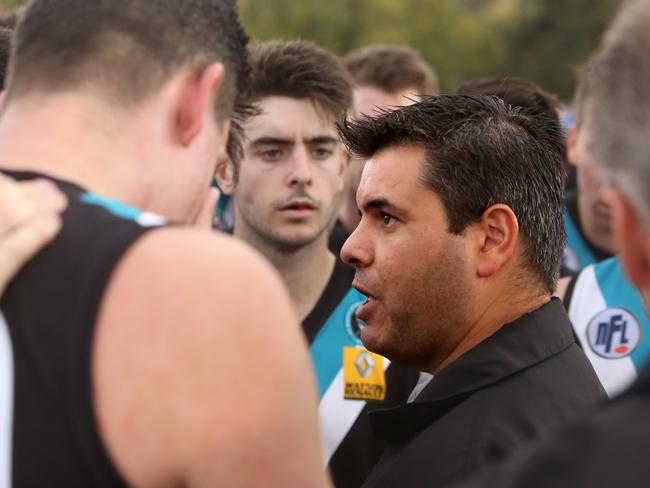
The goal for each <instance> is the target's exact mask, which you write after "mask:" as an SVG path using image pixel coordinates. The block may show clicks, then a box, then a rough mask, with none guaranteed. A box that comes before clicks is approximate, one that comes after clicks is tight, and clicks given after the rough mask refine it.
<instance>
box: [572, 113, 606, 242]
mask: <svg viewBox="0 0 650 488" xmlns="http://www.w3.org/2000/svg"><path fill="white" fill-rule="evenodd" d="M570 131H571V132H570V134H569V137H568V147H567V149H568V153H567V155H568V158H569V162H570V163H571V164H573V165H574V166H575V167H576V171H577V181H578V212H579V215H580V221H581V224H582V228H583V231H584V232H585V234H586V237H587V238H588V240H589V241H590V242H591V243H592V244H595V245H596V246H597V247H599V248H602V249H604V250H606V251H610V252H613V251H615V249H613V248H614V247H615V246H614V244H613V232H612V206H611V205H610V203H609V202H608V200H607V197H606V193H605V192H604V191H603V189H604V188H603V183H602V180H601V178H600V176H599V175H598V173H597V171H596V168H595V165H594V161H593V158H592V155H591V151H592V141H593V139H592V134H591V131H590V129H589V126H588V124H587V123H584V122H583V123H582V124H581V126H580V127H579V128H578V127H576V126H574V127H573V128H571V129H570Z"/></svg>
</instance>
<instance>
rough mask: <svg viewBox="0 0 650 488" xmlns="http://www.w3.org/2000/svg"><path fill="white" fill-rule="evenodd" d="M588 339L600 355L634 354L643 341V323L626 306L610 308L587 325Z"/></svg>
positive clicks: (616, 357)
mask: <svg viewBox="0 0 650 488" xmlns="http://www.w3.org/2000/svg"><path fill="white" fill-rule="evenodd" d="M587 340H588V342H589V346H590V347H591V349H592V350H593V351H594V352H595V353H596V354H598V355H599V356H600V357H603V358H606V359H620V358H624V357H626V356H629V355H630V354H632V352H633V351H634V350H635V349H636V348H637V346H638V345H639V342H641V325H640V324H639V321H638V320H637V318H636V317H635V316H634V315H633V314H632V313H631V312H629V311H628V310H626V309H624V308H608V309H605V310H603V311H602V312H600V313H598V314H597V315H596V316H595V317H594V318H592V319H591V320H590V321H589V325H587Z"/></svg>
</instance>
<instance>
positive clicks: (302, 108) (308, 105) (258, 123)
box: [244, 96, 338, 141]
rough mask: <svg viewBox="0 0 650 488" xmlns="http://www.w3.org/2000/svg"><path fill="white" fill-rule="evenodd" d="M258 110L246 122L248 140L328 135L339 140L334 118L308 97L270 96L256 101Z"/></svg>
mask: <svg viewBox="0 0 650 488" xmlns="http://www.w3.org/2000/svg"><path fill="white" fill-rule="evenodd" d="M258 107H259V109H260V113H259V114H258V115H256V116H254V117H251V118H250V120H249V121H248V122H247V123H246V124H245V126H244V130H245V132H246V137H247V139H248V140H249V141H253V140H255V139H258V138H260V137H265V138H276V139H282V140H289V141H306V140H312V139H316V138H322V137H328V138H331V139H335V140H337V141H338V134H337V131H336V121H335V119H334V117H332V116H328V115H327V114H323V113H322V111H319V110H318V109H317V108H316V107H315V106H314V104H313V103H312V101H311V100H309V99H298V98H290V97H283V96H271V97H266V98H264V99H262V100H261V101H260V102H259V103H258Z"/></svg>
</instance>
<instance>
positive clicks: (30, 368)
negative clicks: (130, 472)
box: [0, 172, 147, 488]
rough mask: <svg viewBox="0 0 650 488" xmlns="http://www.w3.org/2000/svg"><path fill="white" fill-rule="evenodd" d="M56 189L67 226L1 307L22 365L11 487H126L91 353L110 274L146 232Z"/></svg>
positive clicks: (69, 190)
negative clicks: (108, 435) (103, 433)
mask: <svg viewBox="0 0 650 488" xmlns="http://www.w3.org/2000/svg"><path fill="white" fill-rule="evenodd" d="M8 174H10V175H11V176H13V177H14V178H18V179H32V178H34V177H37V176H38V177H43V175H35V174H30V173H15V172H14V173H12V172H8ZM56 183H57V185H58V186H59V188H60V189H62V190H63V191H64V192H65V193H66V195H67V196H68V199H69V204H68V208H67V209H66V211H65V213H64V214H63V220H64V224H63V228H62V230H61V232H60V234H59V235H58V237H57V238H56V239H55V240H54V241H53V242H52V243H51V244H50V245H49V246H48V247H46V248H45V249H44V250H43V251H42V252H41V253H40V254H39V255H38V256H37V257H36V258H35V259H33V260H32V261H31V262H30V263H29V264H28V265H27V266H26V267H25V268H24V269H23V270H22V271H21V272H20V274H19V275H18V276H17V277H16V278H15V279H14V281H13V282H12V283H11V285H10V286H9V287H8V288H7V291H6V294H5V295H4V297H3V298H2V302H0V308H1V309H2V312H3V314H4V316H5V318H6V321H7V323H8V325H9V331H10V336H11V340H12V347H13V351H14V362H15V388H14V389H15V398H14V424H13V459H12V461H13V466H12V471H13V486H14V487H15V488H31V487H42V486H56V487H64V486H65V487H66V488H77V487H79V488H81V487H90V486H92V487H100V488H125V487H126V486H127V485H126V483H125V482H124V481H123V480H122V478H121V476H120V474H119V473H118V472H117V470H116V468H115V467H114V466H113V464H112V463H111V461H110V459H109V456H108V454H107V452H106V450H105V448H104V445H103V443H102V440H101V438H100V435H99V432H98V429H97V422H96V419H95V415H94V408H93V397H92V382H91V370H90V365H91V349H92V339H93V334H94V326H95V319H96V316H97V313H98V308H99V306H100V302H101V298H102V295H103V292H104V288H105V286H106V284H107V282H108V280H109V278H110V275H111V273H112V271H113V269H114V267H115V266H116V264H117V262H118V261H119V259H120V257H121V256H122V255H123V254H124V253H125V251H126V250H127V249H128V248H129V247H130V246H131V245H132V244H133V243H134V242H135V241H136V240H137V239H138V238H139V237H141V236H142V235H143V233H144V232H146V230H147V229H145V228H143V227H141V226H139V225H138V224H136V223H134V222H131V221H127V220H123V219H120V218H118V217H116V216H114V215H112V214H111V213H109V212H107V211H106V210H104V209H102V208H100V207H98V206H94V205H88V204H85V203H83V202H81V201H80V200H79V197H80V195H81V194H82V193H83V190H82V189H81V188H79V187H76V186H74V185H72V184H69V183H65V182H61V181H56Z"/></svg>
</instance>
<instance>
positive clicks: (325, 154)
mask: <svg viewBox="0 0 650 488" xmlns="http://www.w3.org/2000/svg"><path fill="white" fill-rule="evenodd" d="M311 153H312V155H313V156H314V157H315V158H316V159H327V158H329V157H330V156H331V155H332V154H333V152H332V150H331V149H327V148H325V147H316V148H314V149H312V151H311Z"/></svg>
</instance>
